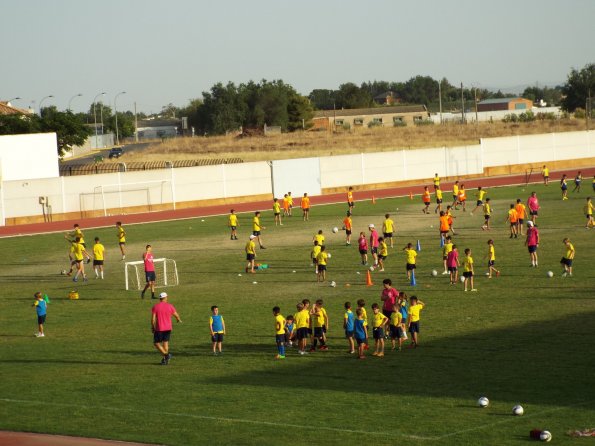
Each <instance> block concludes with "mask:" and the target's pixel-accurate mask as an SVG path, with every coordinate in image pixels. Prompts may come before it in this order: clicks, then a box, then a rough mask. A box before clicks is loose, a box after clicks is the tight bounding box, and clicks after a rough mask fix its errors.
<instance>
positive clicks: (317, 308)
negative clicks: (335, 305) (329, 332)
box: [310, 299, 328, 352]
mask: <svg viewBox="0 0 595 446" xmlns="http://www.w3.org/2000/svg"><path fill="white" fill-rule="evenodd" d="M310 320H311V321H312V326H313V328H314V333H313V337H312V346H311V347H310V351H311V352H315V351H316V344H317V343H318V342H320V347H319V350H323V351H324V350H328V347H327V346H326V342H325V339H326V335H325V333H324V331H325V327H328V315H327V313H326V310H325V309H324V308H323V306H322V299H318V300H316V303H315V304H314V306H313V307H312V310H311V311H310Z"/></svg>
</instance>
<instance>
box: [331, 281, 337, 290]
mask: <svg viewBox="0 0 595 446" xmlns="http://www.w3.org/2000/svg"><path fill="white" fill-rule="evenodd" d="M331 286H332V287H333V288H334V287H336V286H337V282H335V281H334V280H333V281H332V282H331Z"/></svg>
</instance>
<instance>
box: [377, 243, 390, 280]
mask: <svg viewBox="0 0 595 446" xmlns="http://www.w3.org/2000/svg"><path fill="white" fill-rule="evenodd" d="M387 257H388V246H387V245H386V242H385V241H384V237H379V238H378V268H379V269H378V271H380V272H383V271H384V261H385V260H386V258H387Z"/></svg>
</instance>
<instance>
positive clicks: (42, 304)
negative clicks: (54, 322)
mask: <svg viewBox="0 0 595 446" xmlns="http://www.w3.org/2000/svg"><path fill="white" fill-rule="evenodd" d="M33 297H35V302H33V306H34V307H35V310H36V312H37V325H38V331H37V334H36V335H35V336H36V337H38V338H43V337H45V333H44V332H43V324H44V323H45V317H46V315H47V302H46V301H45V300H44V299H43V296H42V295H41V292H39V291H38V292H37V293H35V294H34V295H33Z"/></svg>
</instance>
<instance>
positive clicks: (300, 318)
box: [293, 309, 310, 328]
mask: <svg viewBox="0 0 595 446" xmlns="http://www.w3.org/2000/svg"><path fill="white" fill-rule="evenodd" d="M293 319H294V321H295V328H309V327H310V314H309V313H308V310H306V309H304V310H302V311H298V312H297V313H296V314H295V316H294V317H293Z"/></svg>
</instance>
